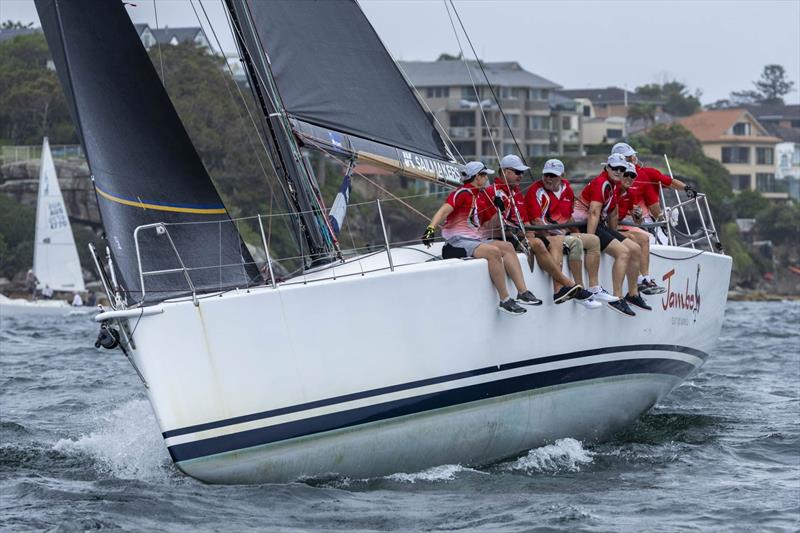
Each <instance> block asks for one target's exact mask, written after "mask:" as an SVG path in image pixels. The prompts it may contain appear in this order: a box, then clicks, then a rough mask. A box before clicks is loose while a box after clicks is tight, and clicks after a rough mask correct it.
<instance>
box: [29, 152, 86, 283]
mask: <svg viewBox="0 0 800 533" xmlns="http://www.w3.org/2000/svg"><path fill="white" fill-rule="evenodd" d="M33 272H34V274H36V277H37V278H39V282H40V284H41V285H40V287H44V286H45V285H49V286H50V288H52V289H53V290H56V291H83V290H85V287H84V285H83V276H82V275H81V264H80V261H79V260H78V250H77V248H76V247H75V238H74V237H73V236H72V228H71V227H70V225H69V218H68V217H67V210H66V208H65V207H64V198H63V197H62V196H61V187H59V185H58V177H57V175H56V167H55V165H54V164H53V155H52V154H51V153H50V143H49V142H48V140H47V137H45V138H44V143H43V144H42V167H41V170H40V171H39V197H38V201H37V202H36V241H35V245H34V249H33Z"/></svg>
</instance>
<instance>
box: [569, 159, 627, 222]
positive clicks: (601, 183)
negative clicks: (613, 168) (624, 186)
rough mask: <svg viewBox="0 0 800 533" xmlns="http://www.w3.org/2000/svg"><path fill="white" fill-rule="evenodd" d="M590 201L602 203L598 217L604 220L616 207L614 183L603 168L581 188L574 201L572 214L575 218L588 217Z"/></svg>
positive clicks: (585, 218)
mask: <svg viewBox="0 0 800 533" xmlns="http://www.w3.org/2000/svg"><path fill="white" fill-rule="evenodd" d="M592 202H600V203H601V204H603V207H602V210H601V212H600V219H601V220H605V219H606V218H608V214H609V213H612V212H613V211H614V209H616V207H617V195H616V184H615V183H614V181H612V180H611V178H609V177H608V173H607V172H606V171H605V170H604V171H603V172H601V173H600V175H599V176H597V177H596V178H594V179H593V180H592V181H591V182H589V184H588V185H587V186H586V187H584V188H583V190H582V191H581V194H580V196H578V198H577V199H576V202H575V211H574V213H573V216H574V217H575V220H579V221H584V220H587V219H588V218H589V206H590V205H591V203H592Z"/></svg>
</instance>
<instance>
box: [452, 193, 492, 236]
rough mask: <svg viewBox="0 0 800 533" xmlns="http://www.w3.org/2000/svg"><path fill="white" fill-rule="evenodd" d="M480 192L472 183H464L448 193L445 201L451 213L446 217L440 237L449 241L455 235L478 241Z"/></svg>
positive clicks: (480, 206)
mask: <svg viewBox="0 0 800 533" xmlns="http://www.w3.org/2000/svg"><path fill="white" fill-rule="evenodd" d="M479 193H480V190H479V189H478V188H477V187H475V186H474V185H473V184H472V183H466V184H464V185H462V186H461V187H459V188H458V189H456V190H454V191H453V192H451V193H450V195H449V196H448V197H447V199H446V200H445V203H447V204H449V205H450V206H451V207H452V208H453V211H452V212H451V213H450V214H449V215H448V216H447V219H446V220H445V221H444V226H442V237H444V238H445V239H449V238H451V237H454V236H456V235H461V236H463V237H469V238H471V239H480V238H481V234H480V231H479V228H480V225H481V220H480V216H479V212H480V211H481V208H482V207H483V204H484V202H482V201H481V200H480V199H479V197H480V196H483V195H480V194H479Z"/></svg>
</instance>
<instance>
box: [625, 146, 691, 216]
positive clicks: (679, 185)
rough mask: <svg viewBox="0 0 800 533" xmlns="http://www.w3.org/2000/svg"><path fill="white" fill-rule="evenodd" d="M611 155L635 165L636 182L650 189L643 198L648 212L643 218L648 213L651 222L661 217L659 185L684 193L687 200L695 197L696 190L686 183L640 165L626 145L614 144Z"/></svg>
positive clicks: (634, 153) (633, 151)
mask: <svg viewBox="0 0 800 533" xmlns="http://www.w3.org/2000/svg"><path fill="white" fill-rule="evenodd" d="M611 153H612V154H620V155H622V156H623V157H624V158H625V161H627V162H628V163H633V164H634V165H636V172H637V176H636V182H638V183H640V184H642V185H644V186H646V187H649V188H650V189H651V190H650V191H648V192H647V197H646V198H645V201H646V202H647V209H648V211H647V212H645V213H644V215H645V216H647V215H648V212H649V214H650V215H651V216H652V217H653V220H656V219H658V218H659V217H660V216H661V204H660V203H659V199H660V191H659V185H660V186H661V187H663V188H666V189H675V190H676V191H684V192H685V193H686V196H688V197H689V198H696V197H697V190H695V188H694V187H692V186H691V185H689V184H688V183H684V182H682V181H681V180H679V179H675V178H671V177H670V176H666V175H664V174H662V173H661V172H660V171H659V170H658V169H656V168H653V167H646V166H644V165H642V163H641V162H640V161H639V158H638V157H636V150H634V149H633V148H632V147H631V145H629V144H628V143H617V144H615V145H614V146H612V147H611Z"/></svg>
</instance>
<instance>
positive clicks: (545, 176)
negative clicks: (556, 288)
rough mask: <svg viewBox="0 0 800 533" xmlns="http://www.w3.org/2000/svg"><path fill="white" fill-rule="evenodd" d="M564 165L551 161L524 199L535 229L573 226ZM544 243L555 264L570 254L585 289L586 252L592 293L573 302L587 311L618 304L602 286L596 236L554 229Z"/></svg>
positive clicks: (546, 233)
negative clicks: (610, 303)
mask: <svg viewBox="0 0 800 533" xmlns="http://www.w3.org/2000/svg"><path fill="white" fill-rule="evenodd" d="M563 176H564V163H562V162H561V161H559V160H558V159H549V160H548V161H547V162H546V163H545V164H544V168H543V169H542V179H541V180H539V181H537V182H535V183H534V184H533V185H532V186H531V187H530V188H529V189H528V192H527V194H526V195H525V206H526V208H527V210H528V215H529V216H530V218H531V222H532V224H533V225H534V226H542V225H546V224H566V223H568V222H572V221H573V218H572V212H573V209H574V202H575V193H574V192H573V191H572V187H571V186H570V184H569V182H568V181H567V180H566V179H564V177H563ZM541 235H543V236H542V240H544V241H545V242H549V245H548V249H549V250H550V253H551V254H552V255H553V258H554V260H555V262H556V264H559V265H560V264H561V262H562V258H563V255H564V253H565V252H566V253H567V264H568V265H569V270H570V273H572V278H573V279H574V280H575V282H576V283H578V284H580V285H583V262H584V251H585V252H586V255H585V257H586V259H585V263H586V272H587V273H588V275H589V284H590V287H592V288H593V291H587V290H585V289H582V290H581V292H580V293H579V294H578V296H577V297H576V298H575V299H574V300H573V301H575V302H577V303H578V304H580V305H583V306H584V307H586V308H588V309H597V308H600V307H602V304H601V303H600V302H612V301H615V300H617V298H616V297H614V296H612V295H610V294H609V293H608V292H607V291H606V290H605V289H603V287H601V286H600V280H599V275H598V274H599V269H600V239H599V237H597V235H589V234H588V233H579V232H578V231H577V228H553V229H548V230H543V231H542V232H541Z"/></svg>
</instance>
